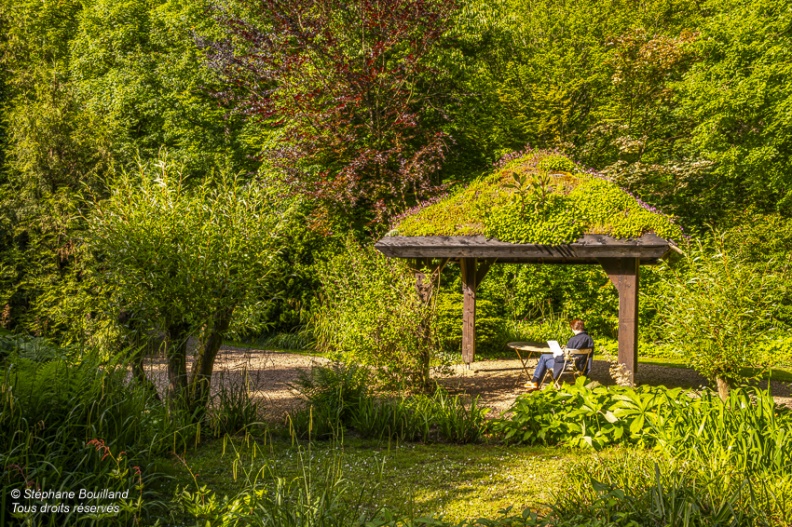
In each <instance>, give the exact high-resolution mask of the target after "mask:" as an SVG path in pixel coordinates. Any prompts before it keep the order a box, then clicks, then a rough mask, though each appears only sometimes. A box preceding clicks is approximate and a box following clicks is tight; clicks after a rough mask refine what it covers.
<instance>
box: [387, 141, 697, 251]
mask: <svg viewBox="0 0 792 527" xmlns="http://www.w3.org/2000/svg"><path fill="white" fill-rule="evenodd" d="M649 232H653V233H655V234H656V235H657V236H660V237H661V238H665V239H667V240H678V239H679V238H680V237H681V235H682V231H681V229H680V228H679V226H677V225H676V224H674V222H673V221H672V218H670V217H669V216H666V215H664V214H661V213H659V212H657V211H656V210H654V209H652V208H651V207H649V206H647V205H645V204H643V203H641V202H640V201H639V200H637V199H636V198H634V197H633V196H631V195H630V194H628V193H627V192H625V191H624V190H623V189H621V188H619V187H618V186H617V185H615V184H614V183H612V182H610V181H608V180H606V179H605V178H603V177H602V176H599V175H597V174H592V173H587V172H585V171H583V170H582V169H581V168H580V167H579V166H577V165H576V164H575V163H573V162H572V161H570V160H569V159H568V158H566V157H564V156H561V155H558V154H549V153H546V152H541V151H537V152H531V153H528V154H525V155H522V156H521V157H518V158H516V159H513V160H511V161H509V162H507V163H506V164H505V165H503V166H502V167H500V168H497V169H495V170H494V171H493V172H492V173H491V174H489V175H486V176H484V177H481V178H479V179H478V180H476V181H474V182H473V183H471V184H470V185H468V186H467V187H465V188H464V189H461V190H459V191H457V192H455V193H453V194H451V195H450V196H448V197H446V198H444V199H442V200H441V201H439V202H437V203H434V204H432V205H429V206H426V207H424V208H422V209H420V210H417V211H416V212H413V213H412V214H409V215H408V216H406V217H405V218H404V219H403V220H402V221H401V222H400V223H399V224H398V225H396V227H395V229H394V230H393V231H391V232H390V233H389V234H390V235H391V236H475V235H484V236H486V237H488V238H493V239H497V240H500V241H503V242H509V243H526V244H528V243H530V244H543V245H562V244H567V243H573V242H575V241H576V240H578V239H579V238H580V237H581V236H583V235H584V234H605V235H609V236H612V237H614V238H623V239H624V238H638V237H640V236H641V235H643V234H646V233H649Z"/></svg>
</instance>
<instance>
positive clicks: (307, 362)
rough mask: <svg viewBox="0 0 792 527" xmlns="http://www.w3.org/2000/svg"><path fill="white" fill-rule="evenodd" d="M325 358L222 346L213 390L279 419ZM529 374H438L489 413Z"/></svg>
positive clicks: (784, 395)
mask: <svg viewBox="0 0 792 527" xmlns="http://www.w3.org/2000/svg"><path fill="white" fill-rule="evenodd" d="M327 362H328V361H327V359H324V358H322V357H313V356H309V355H298V354H294V353H286V352H277V351H266V350H253V349H247V348H234V347H229V346H224V347H223V349H222V350H221V351H220V353H219V354H218V357H217V362H216V363H215V374H214V376H213V378H212V390H213V392H215V393H216V392H217V390H218V389H219V388H220V386H227V387H229V386H240V385H241V384H242V383H247V386H248V390H249V391H250V393H251V394H252V395H253V396H254V397H257V398H259V399H260V400H261V401H262V403H263V404H262V408H263V410H264V412H265V414H264V416H263V417H264V418H265V419H267V420H270V421H281V420H282V419H283V418H284V416H285V414H286V412H288V411H292V410H294V409H296V408H299V407H300V406H301V405H302V404H303V401H302V399H301V398H300V396H299V394H298V393H297V392H296V391H295V390H294V389H293V388H292V387H291V384H292V383H294V382H295V381H296V380H297V379H298V378H299V375H300V373H301V372H304V373H307V372H309V371H310V370H311V368H313V367H314V366H317V365H321V364H326V363H327ZM146 369H147V372H148V375H149V377H150V378H151V379H152V380H153V381H154V382H155V384H156V385H157V387H158V388H159V389H160V391H162V392H164V390H165V387H166V385H167V376H166V366H165V361H164V359H162V358H160V357H154V358H152V359H150V360H149V361H148V363H147V365H146ZM590 377H591V378H592V379H593V380H596V381H598V382H600V383H602V384H608V385H609V384H613V381H612V380H611V378H610V375H609V374H608V363H607V362H606V361H602V360H595V361H594V367H593V369H592V371H591V375H590ZM526 380H527V379H526V378H525V374H524V373H523V372H522V368H521V366H520V363H519V361H517V360H516V359H515V360H488V361H479V362H474V363H473V364H472V365H471V366H469V367H468V366H464V365H459V366H457V367H455V368H454V371H453V374H451V375H448V376H444V377H441V378H439V379H438V382H439V383H440V384H442V385H443V386H444V387H445V388H446V389H447V390H449V391H450V392H451V393H459V394H467V395H471V396H475V395H478V396H479V398H480V399H479V403H480V404H481V405H483V406H488V407H490V408H492V409H493V412H491V413H490V416H496V415H500V414H501V413H502V412H504V411H506V410H507V409H508V408H509V406H511V404H512V403H513V402H514V399H515V398H516V397H517V396H518V395H520V394H521V393H524V391H525V390H524V388H523V383H525V381H526ZM636 380H637V382H638V383H639V384H654V385H661V384H662V385H665V386H668V387H677V386H680V387H684V388H699V387H701V386H706V385H707V382H706V380H705V379H704V378H703V377H701V376H700V375H699V374H697V373H696V372H695V371H693V370H689V369H684V368H674V367H670V366H655V365H651V364H640V363H639V366H638V374H637V375H636ZM771 390H772V393H773V395H774V396H775V399H776V402H778V403H779V404H785V405H788V406H792V385H790V383H785V382H780V381H773V382H771Z"/></svg>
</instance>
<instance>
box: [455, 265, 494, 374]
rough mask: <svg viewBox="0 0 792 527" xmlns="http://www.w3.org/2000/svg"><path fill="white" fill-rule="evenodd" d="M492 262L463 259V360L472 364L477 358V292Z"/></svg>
mask: <svg viewBox="0 0 792 527" xmlns="http://www.w3.org/2000/svg"><path fill="white" fill-rule="evenodd" d="M490 265H492V261H491V260H484V261H482V262H481V265H480V266H479V265H478V261H477V259H476V258H461V259H460V260H459V266H460V267H461V269H462V360H463V361H465V364H470V363H471V362H473V359H474V358H475V356H476V290H477V289H478V286H479V284H480V283H481V281H482V280H483V279H484V276H485V275H486V274H487V271H489V268H490Z"/></svg>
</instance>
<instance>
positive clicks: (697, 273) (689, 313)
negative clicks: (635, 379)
mask: <svg viewBox="0 0 792 527" xmlns="http://www.w3.org/2000/svg"><path fill="white" fill-rule="evenodd" d="M666 269H667V272H668V273H670V274H672V277H673V278H672V279H671V280H668V281H667V282H666V287H665V289H664V290H663V291H661V296H660V302H661V303H662V305H663V307H662V308H660V309H658V314H659V316H660V317H661V319H662V322H663V329H664V338H665V340H666V341H667V342H669V343H671V344H672V345H673V346H674V348H675V350H676V351H677V353H679V354H681V355H682V356H684V357H685V360H686V361H688V362H689V364H691V365H692V366H693V367H694V368H696V370H697V371H699V372H700V373H701V374H702V375H704V376H705V377H706V378H707V379H709V380H710V381H714V382H716V383H717V385H718V391H719V393H720V394H721V397H723V398H724V399H725V398H726V396H727V395H728V390H729V387H732V386H739V385H743V384H745V383H746V382H747V381H748V380H750V379H751V378H752V377H755V375H748V374H746V369H747V368H752V369H755V372H756V375H758V374H760V373H761V372H762V371H764V370H765V369H767V368H768V367H770V366H773V365H774V363H776V361H778V360H780V359H781V357H778V356H773V355H771V354H768V353H765V352H764V349H766V348H763V347H762V346H761V345H760V343H762V342H763V341H764V340H765V339H767V337H769V336H772V335H773V334H774V333H781V332H782V331H783V326H782V325H781V324H779V321H778V320H777V317H776V313H777V312H778V309H779V306H780V305H781V304H782V302H781V301H780V300H781V299H780V298H778V294H779V293H783V291H784V289H783V287H779V286H780V284H782V283H784V282H785V281H787V280H788V278H786V276H785V274H783V273H779V272H773V269H772V268H771V267H770V266H768V265H767V264H766V263H757V264H754V263H751V262H748V261H745V260H742V259H740V258H737V257H733V256H732V255H731V254H729V253H728V252H726V250H725V249H724V247H723V245H722V244H719V243H718V242H717V241H716V243H715V245H714V247H712V248H709V247H705V246H693V247H690V248H689V250H688V257H687V259H686V260H685V262H683V265H682V266H680V267H679V268H671V267H670V266H667V267H666Z"/></svg>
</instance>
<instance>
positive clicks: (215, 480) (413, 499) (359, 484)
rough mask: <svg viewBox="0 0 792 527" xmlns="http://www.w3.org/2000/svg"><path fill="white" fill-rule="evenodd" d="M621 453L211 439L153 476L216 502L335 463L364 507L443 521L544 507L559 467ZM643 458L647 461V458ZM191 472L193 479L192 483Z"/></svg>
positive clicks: (349, 441) (321, 471) (351, 440)
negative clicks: (207, 493) (206, 493)
mask: <svg viewBox="0 0 792 527" xmlns="http://www.w3.org/2000/svg"><path fill="white" fill-rule="evenodd" d="M622 451H623V449H619V448H616V449H609V450H607V451H604V452H601V453H597V454H594V453H592V452H591V451H585V450H580V449H568V448H558V447H555V448H551V447H526V446H511V447H510V446H503V445H489V444H471V445H447V444H416V443H410V444H393V443H391V444H387V443H382V442H378V441H367V440H360V439H357V438H349V437H347V438H346V439H345V440H344V442H343V444H339V443H335V442H330V441H317V442H312V443H308V442H295V443H293V442H292V441H290V440H289V439H283V438H278V439H273V440H269V441H267V442H266V443H264V442H261V441H252V440H251V441H248V442H247V444H246V442H245V441H244V440H243V439H241V438H233V439H226V440H218V441H213V442H211V443H206V444H204V445H202V446H200V447H199V448H198V449H197V450H195V451H194V452H191V453H190V454H189V456H188V459H189V461H188V464H189V470H188V468H187V465H185V464H184V462H183V461H181V460H180V459H177V458H175V457H174V458H170V459H163V460H162V461H161V463H160V465H159V466H158V470H161V471H162V472H165V473H167V474H170V475H171V476H173V477H174V478H175V479H174V484H175V485H179V486H181V487H187V488H188V489H189V488H192V489H195V486H196V485H198V486H203V485H206V486H208V487H209V488H210V489H212V490H214V491H215V493H216V494H218V495H219V496H223V495H228V496H233V495H235V494H236V493H237V492H239V491H240V490H241V489H242V488H243V487H244V486H245V485H246V483H247V481H248V480H249V479H251V480H252V479H253V478H254V477H255V475H256V474H257V473H258V474H259V475H260V477H263V478H265V479H274V478H276V477H282V478H286V479H293V478H298V477H300V476H302V475H303V472H304V471H307V472H308V473H310V474H312V475H313V477H314V478H322V477H324V474H325V473H326V471H327V470H328V468H329V467H331V466H333V464H336V463H337V464H339V466H340V468H341V473H342V477H343V480H344V481H345V482H346V483H347V484H348V485H350V486H353V487H354V488H356V489H358V490H359V491H360V493H361V495H362V496H364V497H365V500H366V501H367V502H368V504H369V505H368V507H369V508H373V509H376V508H380V507H382V508H387V509H389V510H391V511H393V512H396V513H398V514H400V515H406V516H408V517H413V516H414V517H420V516H428V515H431V514H434V515H435V516H437V515H440V516H443V517H444V518H446V519H447V520H450V521H454V522H456V521H460V520H463V519H467V518H476V517H490V518H493V517H496V516H498V511H500V510H502V509H505V508H507V507H513V508H514V510H516V511H521V510H522V509H524V508H526V507H531V508H532V509H535V508H544V507H543V504H545V503H547V502H548V500H550V499H551V498H550V496H551V494H552V493H553V492H554V491H557V490H558V489H559V488H560V485H561V483H562V481H563V478H564V473H565V467H566V466H568V465H569V464H570V463H572V462H574V461H576V460H580V459H582V458H584V457H587V456H593V455H596V456H597V457H600V458H602V459H603V460H607V459H609V458H612V457H614V456H619V455H620V453H621V452H622ZM647 455H649V454H648V453H647ZM191 473H192V474H193V475H194V476H195V479H194V480H193V477H192V475H191Z"/></svg>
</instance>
